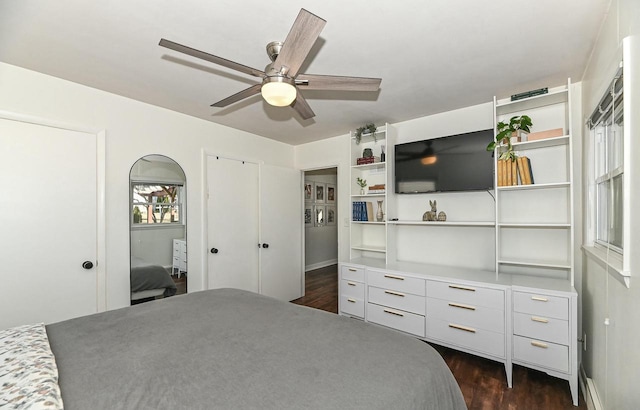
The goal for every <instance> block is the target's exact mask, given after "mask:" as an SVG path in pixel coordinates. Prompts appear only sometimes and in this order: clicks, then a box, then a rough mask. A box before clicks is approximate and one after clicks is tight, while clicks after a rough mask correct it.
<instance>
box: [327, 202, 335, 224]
mask: <svg viewBox="0 0 640 410" xmlns="http://www.w3.org/2000/svg"><path fill="white" fill-rule="evenodd" d="M326 220H327V223H326V224H327V226H335V225H336V207H335V206H327V215H326Z"/></svg>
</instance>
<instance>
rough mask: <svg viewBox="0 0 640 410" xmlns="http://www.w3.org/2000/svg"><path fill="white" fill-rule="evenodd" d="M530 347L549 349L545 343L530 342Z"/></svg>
mask: <svg viewBox="0 0 640 410" xmlns="http://www.w3.org/2000/svg"><path fill="white" fill-rule="evenodd" d="M531 346H535V347H540V348H542V349H546V348H548V347H549V346H548V345H547V344H546V343H542V342H531Z"/></svg>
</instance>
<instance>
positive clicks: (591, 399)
mask: <svg viewBox="0 0 640 410" xmlns="http://www.w3.org/2000/svg"><path fill="white" fill-rule="evenodd" d="M578 379H579V380H580V388H581V389H582V393H583V397H584V401H585V402H586V403H587V409H588V410H603V409H604V407H602V403H600V397H598V390H597V389H596V385H595V383H594V382H593V379H590V378H588V377H587V374H586V373H585V371H584V367H582V365H581V366H580V377H579V378H578Z"/></svg>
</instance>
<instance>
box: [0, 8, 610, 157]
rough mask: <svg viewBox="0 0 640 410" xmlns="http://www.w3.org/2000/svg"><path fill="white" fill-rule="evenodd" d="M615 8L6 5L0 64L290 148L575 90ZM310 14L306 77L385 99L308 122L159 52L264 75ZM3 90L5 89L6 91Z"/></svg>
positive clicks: (217, 71) (337, 108)
mask: <svg viewBox="0 0 640 410" xmlns="http://www.w3.org/2000/svg"><path fill="white" fill-rule="evenodd" d="M609 4H610V0H535V1H532V0H491V1H478V0H402V1H393V2H392V1H386V0H350V1H345V0H324V1H322V2H320V1H309V0H306V1H291V0H289V1H287V0H271V1H264V0H210V1H203V0H181V1H175V0H174V1H171V0H133V1H124V0H120V1H117V0H102V1H87V0H64V1H51V0H2V1H0V61H3V62H6V63H9V64H13V65H16V66H20V67H24V68H27V69H31V70H35V71H39V72H42V73H45V74H49V75H52V76H55V77H59V78H63V79H66V80H70V81H73V82H77V83H80V84H84V85H87V86H90V87H94V88H98V89H101V90H105V91H109V92H112V93H115V94H119V95H123V96H126V97H129V98H133V99H136V100H140V101H144V102H147V103H150V104H154V105H157V106H161V107H165V108H168V109H171V110H174V111H178V112H182V113H185V114H188V115H192V116H194V117H198V118H202V119H205V120H208V121H213V122H216V123H219V124H224V125H227V126H230V127H233V128H237V129H241V130H245V131H248V132H251V133H254V134H258V135H262V136H264V137H267V138H272V139H275V140H279V141H282V142H285V143H288V144H293V145H297V144H302V143H307V142H310V141H315V140H319V139H322V138H328V137H333V136H336V135H342V134H346V133H348V132H349V131H350V130H352V129H355V128H357V127H359V126H361V125H364V124H365V123H368V122H374V123H376V124H377V125H381V124H384V123H385V122H390V123H395V122H400V121H405V120H409V119H413V118H417V117H422V116H426V115H431V114H435V113H438V112H443V111H448V110H451V109H456V108H461V107H466V106H470V105H475V104H479V103H483V102H488V101H491V99H492V97H493V95H498V97H507V96H509V95H511V94H514V93H517V92H522V91H527V90H531V89H536V88H540V87H546V86H557V85H560V84H562V83H564V82H566V79H567V77H571V78H572V79H573V80H574V81H578V80H580V79H581V77H582V73H583V70H584V67H585V66H586V63H587V61H588V58H589V55H590V52H591V49H592V47H593V44H594V42H595V39H596V37H597V35H598V32H599V29H600V26H601V24H602V21H603V19H604V16H605V14H606V13H607V11H608V7H609ZM301 7H304V8H306V9H307V10H309V11H311V12H312V13H314V14H316V15H318V16H320V17H322V18H324V19H325V20H327V25H326V26H325V28H324V30H323V31H322V34H321V35H320V38H319V39H318V41H317V42H316V44H315V46H314V48H313V49H312V51H311V53H310V55H309V57H308V58H307V60H306V62H305V64H304V65H303V67H302V69H301V70H300V72H302V73H308V74H326V75H344V76H361V77H381V78H382V85H381V87H380V91H379V92H376V93H355V92H351V93H348V92H324V91H323V92H320V91H306V92H305V93H304V95H305V97H306V99H307V101H308V102H309V104H310V105H311V107H312V109H313V110H314V111H315V113H316V117H314V118H313V119H310V120H306V121H304V120H302V119H300V117H299V116H298V115H297V114H296V113H295V112H294V111H293V110H292V109H291V108H289V107H285V108H276V107H271V106H269V105H268V104H266V103H265V102H263V101H262V99H261V97H260V96H259V95H255V96H253V97H251V98H249V99H247V100H244V101H241V102H239V103H236V104H234V105H232V106H229V107H226V108H222V109H221V108H212V107H210V104H212V103H214V102H216V101H218V100H221V99H223V98H225V97H227V96H229V95H231V94H234V93H236V92H238V91H240V90H242V89H245V88H247V87H249V86H250V85H252V84H254V83H256V82H257V81H256V79H255V78H254V77H250V76H248V75H244V74H242V73H238V72H234V71H232V70H229V69H226V68H224V67H220V66H216V65H214V64H211V63H208V62H206V61H203V60H198V59H196V58H193V57H189V56H186V55H183V54H180V53H177V52H174V51H172V50H168V49H166V48H163V47H159V46H158V41H159V40H160V38H162V37H164V38H166V39H169V40H172V41H175V42H178V43H181V44H184V45H188V46H191V47H193V48H197V49H200V50H202V51H206V52H208V53H211V54H215V55H218V56H220V57H224V58H227V59H230V60H233V61H236V62H239V63H242V64H244V65H248V66H251V67H255V68H258V69H263V68H264V67H265V66H266V65H267V63H269V58H268V57H267V54H266V52H265V46H266V45H267V43H269V42H271V41H274V40H280V41H283V40H284V38H285V37H286V35H287V33H288V32H289V29H290V28H291V25H292V24H293V21H294V20H295V18H296V16H297V14H298V12H299V10H300V8H301ZM1 83H2V81H1V79H0V84H1Z"/></svg>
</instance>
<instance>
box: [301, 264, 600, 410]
mask: <svg viewBox="0 0 640 410" xmlns="http://www.w3.org/2000/svg"><path fill="white" fill-rule="evenodd" d="M305 280H306V286H305V296H303V297H301V298H300V299H296V300H294V301H293V303H296V304H298V305H304V306H309V307H313V308H316V309H321V310H326V311H328V312H332V313H337V312H338V268H337V265H333V266H329V267H326V268H322V269H317V270H313V271H309V272H307V274H306V276H305ZM431 346H433V347H434V348H435V349H436V350H437V351H438V352H439V353H440V354H441V355H442V357H443V358H444V360H445V362H446V363H447V365H448V366H449V368H450V369H451V372H452V373H453V375H454V376H455V378H456V380H457V381H458V384H459V385H460V390H462V394H463V396H464V399H465V401H466V403H467V407H469V409H470V410H476V409H483V410H495V409H504V410H533V409H544V410H556V409H577V410H578V409H579V410H586V408H587V406H586V405H585V403H584V401H583V400H582V397H580V406H579V407H574V406H573V405H572V403H571V392H570V391H569V383H568V382H567V381H565V380H561V379H557V378H555V377H551V376H549V375H547V374H546V373H542V372H538V371H536V370H531V369H527V368H525V367H522V366H514V368H513V388H512V389H510V388H508V387H507V382H506V378H505V372H504V366H503V365H502V364H501V363H497V362H494V361H492V360H488V359H483V358H481V357H476V356H473V355H470V354H466V353H463V352H459V351H456V350H453V349H449V348H446V347H442V346H438V345H434V344H431Z"/></svg>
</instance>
